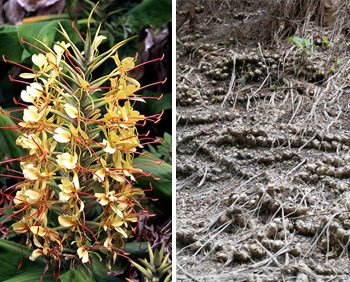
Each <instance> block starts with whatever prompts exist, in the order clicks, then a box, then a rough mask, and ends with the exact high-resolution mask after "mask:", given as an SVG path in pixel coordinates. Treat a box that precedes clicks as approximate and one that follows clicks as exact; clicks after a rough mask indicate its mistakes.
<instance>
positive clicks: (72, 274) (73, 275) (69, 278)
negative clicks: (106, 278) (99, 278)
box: [60, 267, 95, 282]
mask: <svg viewBox="0 0 350 282" xmlns="http://www.w3.org/2000/svg"><path fill="white" fill-rule="evenodd" d="M60 278H61V282H94V281H95V280H94V279H93V278H92V277H91V276H90V275H89V274H88V273H87V270H86V269H85V268H84V267H80V268H78V269H71V270H69V271H67V272H65V273H63V274H62V275H61V277H60Z"/></svg>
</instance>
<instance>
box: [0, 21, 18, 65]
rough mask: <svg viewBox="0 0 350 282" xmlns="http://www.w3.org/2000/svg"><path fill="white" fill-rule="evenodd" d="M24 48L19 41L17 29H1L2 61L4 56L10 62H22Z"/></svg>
mask: <svg viewBox="0 0 350 282" xmlns="http://www.w3.org/2000/svg"><path fill="white" fill-rule="evenodd" d="M23 50H24V48H23V46H22V44H21V43H20V42H19V40H18V36H17V27H16V26H15V25H5V26H2V27H1V28H0V60H1V62H3V59H2V56H3V55H4V56H5V58H6V59H8V60H10V61H15V62H20V61H21V58H22V53H23Z"/></svg>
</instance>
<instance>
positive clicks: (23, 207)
mask: <svg viewBox="0 0 350 282" xmlns="http://www.w3.org/2000/svg"><path fill="white" fill-rule="evenodd" d="M90 20H91V17H90V18H89V21H88V30H87V35H86V38H85V39H82V40H83V43H84V50H83V51H81V50H79V48H78V47H77V46H76V45H75V44H74V43H73V42H72V40H71V39H70V37H69V36H68V34H67V32H66V31H65V30H64V29H63V28H62V27H61V34H62V35H63V38H64V41H61V42H57V43H55V44H54V46H53V48H52V49H51V48H49V47H48V46H46V45H45V44H44V43H42V48H41V49H40V52H39V53H38V54H35V55H33V56H32V62H33V65H34V67H33V71H32V72H26V73H22V74H21V75H20V77H21V78H23V79H25V80H26V81H28V83H27V86H26V89H25V90H23V91H22V92H21V99H22V100H23V101H24V102H26V103H27V106H26V107H25V109H24V110H23V120H22V121H21V122H19V126H20V129H21V134H20V136H19V137H18V139H17V141H16V144H17V145H18V146H21V147H22V148H25V149H27V151H28V155H27V156H24V157H22V158H21V162H20V167H21V169H22V173H23V181H22V182H20V183H19V184H17V185H16V186H15V191H14V192H12V197H13V200H12V202H13V208H14V215H13V216H12V219H15V220H16V222H15V223H13V224H12V229H13V231H14V232H16V233H18V234H24V235H26V238H27V244H28V245H29V246H30V247H31V248H32V249H33V252H32V254H31V255H30V259H31V260H36V259H37V258H38V257H40V256H45V257H46V258H47V259H49V260H54V261H59V260H60V259H61V258H62V257H64V258H66V259H67V258H73V259H76V260H80V261H81V262H82V263H88V262H89V261H90V259H91V253H93V252H95V250H98V249H103V250H105V251H106V252H105V253H107V254H110V256H111V257H113V258H114V259H115V258H116V256H117V255H118V254H120V253H122V251H121V249H122V248H123V245H124V243H125V241H126V239H127V238H129V237H131V236H133V233H134V231H135V228H136V225H137V222H138V218H139V216H140V214H141V213H144V212H145V210H144V209H143V208H142V207H141V204H140V202H139V201H140V199H141V198H142V197H143V194H144V191H143V190H141V189H138V188H135V187H134V183H135V178H136V177H137V175H141V174H143V172H142V170H140V169H139V168H135V167H134V166H133V158H134V155H135V154H136V153H137V150H139V148H142V144H141V141H140V140H142V138H140V135H139V134H138V131H137V128H136V126H137V125H142V124H144V122H145V121H146V120H148V118H147V117H145V116H144V115H142V114H140V113H139V112H138V111H137V110H135V109H134V108H133V105H134V103H135V101H141V102H144V101H143V99H142V97H140V96H138V95H137V94H136V92H137V91H138V90H139V89H140V88H141V87H140V84H139V82H138V81H136V80H135V79H133V78H131V77H130V76H129V70H131V69H133V68H135V58H133V57H126V58H124V59H120V58H119V56H118V48H119V47H120V46H122V45H123V44H125V43H126V42H127V41H128V40H124V41H123V42H121V43H118V44H116V45H115V46H114V47H112V48H111V49H110V50H108V51H106V52H104V53H102V54H100V53H99V51H98V47H99V45H100V44H101V43H102V42H103V40H105V39H106V37H105V36H102V35H98V30H99V29H98V30H97V33H96V35H95V36H94V37H92V35H91V34H90ZM107 60H109V61H111V62H114V64H115V68H114V70H112V71H111V72H110V73H109V74H108V75H105V76H102V77H98V78H96V77H95V75H94V71H95V70H96V69H97V68H98V67H99V66H100V65H102V64H103V63H105V62H106V61H107ZM153 118H155V119H157V118H159V116H158V117H153ZM150 120H152V118H151V119H150ZM153 121H155V120H153ZM145 139H146V138H145Z"/></svg>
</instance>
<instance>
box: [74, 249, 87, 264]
mask: <svg viewBox="0 0 350 282" xmlns="http://www.w3.org/2000/svg"><path fill="white" fill-rule="evenodd" d="M77 254H78V256H79V258H80V259H81V261H82V263H87V262H89V253H88V251H87V250H86V249H85V248H84V247H80V248H78V250H77Z"/></svg>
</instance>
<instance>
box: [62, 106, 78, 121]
mask: <svg viewBox="0 0 350 282" xmlns="http://www.w3.org/2000/svg"><path fill="white" fill-rule="evenodd" d="M64 110H65V111H66V113H67V115H68V116H69V117H70V118H73V119H74V118H77V117H78V115H79V112H78V109H77V108H75V107H74V106H72V105H71V104H68V103H67V104H64Z"/></svg>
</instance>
